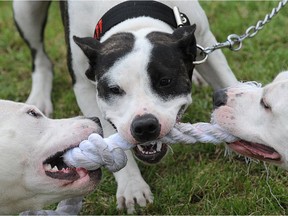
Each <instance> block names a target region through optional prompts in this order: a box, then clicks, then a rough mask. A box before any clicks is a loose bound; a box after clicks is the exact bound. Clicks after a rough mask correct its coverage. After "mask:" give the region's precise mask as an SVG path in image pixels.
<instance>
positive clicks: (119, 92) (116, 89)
mask: <svg viewBox="0 0 288 216" xmlns="http://www.w3.org/2000/svg"><path fill="white" fill-rule="evenodd" d="M109 90H110V92H111V93H113V94H115V95H122V94H123V93H124V91H123V90H122V89H121V88H120V87H119V86H117V85H114V86H110V87H109Z"/></svg>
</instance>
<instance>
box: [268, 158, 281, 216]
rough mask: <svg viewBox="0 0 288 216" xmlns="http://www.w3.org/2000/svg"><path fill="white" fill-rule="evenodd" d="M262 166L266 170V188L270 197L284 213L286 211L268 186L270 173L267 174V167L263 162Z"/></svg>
mask: <svg viewBox="0 0 288 216" xmlns="http://www.w3.org/2000/svg"><path fill="white" fill-rule="evenodd" d="M263 164H264V167H265V170H266V184H267V186H268V188H269V192H270V194H271V196H272V197H273V198H274V199H275V201H276V202H277V204H278V206H279V207H280V208H281V209H282V210H283V211H284V212H285V211H286V210H285V208H284V207H283V206H282V205H281V203H280V201H279V200H278V199H277V197H276V196H275V194H274V193H273V191H272V188H271V186H270V184H269V179H270V176H269V174H270V172H269V167H268V165H267V164H266V162H263Z"/></svg>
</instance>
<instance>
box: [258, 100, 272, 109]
mask: <svg viewBox="0 0 288 216" xmlns="http://www.w3.org/2000/svg"><path fill="white" fill-rule="evenodd" d="M260 104H261V106H262V107H264V109H267V110H271V106H269V105H268V104H267V102H266V101H265V100H264V99H263V98H261V100H260Z"/></svg>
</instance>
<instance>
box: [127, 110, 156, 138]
mask: <svg viewBox="0 0 288 216" xmlns="http://www.w3.org/2000/svg"><path fill="white" fill-rule="evenodd" d="M160 129H161V126H160V124H159V121H158V119H157V118H156V117H155V116H153V115H151V114H145V115H142V116H138V117H136V118H135V119H134V120H133V121H132V124H131V129H130V130H131V134H132V136H133V137H134V138H135V139H136V140H137V141H138V142H142V143H143V142H147V141H151V140H154V139H156V138H158V136H159V134H160Z"/></svg>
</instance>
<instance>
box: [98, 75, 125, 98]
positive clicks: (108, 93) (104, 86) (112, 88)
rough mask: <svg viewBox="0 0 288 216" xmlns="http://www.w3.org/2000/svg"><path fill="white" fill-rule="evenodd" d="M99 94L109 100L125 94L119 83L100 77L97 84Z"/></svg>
mask: <svg viewBox="0 0 288 216" xmlns="http://www.w3.org/2000/svg"><path fill="white" fill-rule="evenodd" d="M97 90H98V96H99V97H100V98H103V99H105V100H107V101H109V100H111V99H113V98H115V97H119V96H122V95H124V94H125V92H124V90H123V89H121V88H120V86H118V85H111V84H110V83H109V80H107V79H105V78H104V79H100V80H99V82H98V84H97Z"/></svg>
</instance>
